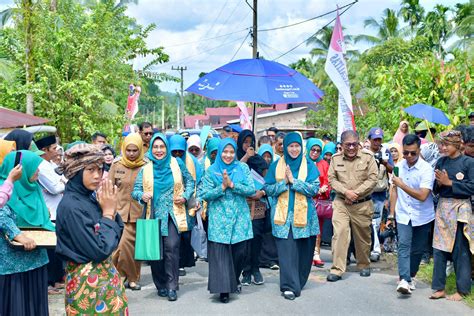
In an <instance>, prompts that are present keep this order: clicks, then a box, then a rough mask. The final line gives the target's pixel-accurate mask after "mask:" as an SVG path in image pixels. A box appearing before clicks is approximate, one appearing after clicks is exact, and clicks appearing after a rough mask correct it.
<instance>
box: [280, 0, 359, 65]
mask: <svg viewBox="0 0 474 316" xmlns="http://www.w3.org/2000/svg"><path fill="white" fill-rule="evenodd" d="M356 2H357V1H355V2H353V3H352V4H351V5H350V6H349V7H347V8H346V9H345V10H344V11H342V12H341V13H340V14H339V16H341V15H343V14H344V13H345V12H346V11H347V10H349V9H350V8H351V7H352V6H353V5H354V4H355V3H356ZM336 18H337V17H336ZM336 18H334V19H332V20H331V21H329V22H328V23H326V24H325V25H324V26H322V27H321V28H320V29H318V30H317V31H316V32H315V33H314V34H312V35H311V36H310V37H308V38H307V39H305V40H304V41H302V42H301V43H299V44H298V45H296V46H295V47H293V48H292V49H290V50H289V51H287V52H285V53H283V54H281V55H280V56H278V57H277V58H275V59H273V60H278V59H280V58H281V57H283V56H285V55H287V54H289V53H291V52H292V51H294V50H295V49H297V48H298V47H300V46H301V45H303V44H304V43H306V42H307V41H308V40H309V39H310V38H311V37H313V36H315V35H316V34H318V32H319V31H321V30H322V29H323V28H325V27H326V26H329V25H330V24H331V23H332V22H334V21H336Z"/></svg>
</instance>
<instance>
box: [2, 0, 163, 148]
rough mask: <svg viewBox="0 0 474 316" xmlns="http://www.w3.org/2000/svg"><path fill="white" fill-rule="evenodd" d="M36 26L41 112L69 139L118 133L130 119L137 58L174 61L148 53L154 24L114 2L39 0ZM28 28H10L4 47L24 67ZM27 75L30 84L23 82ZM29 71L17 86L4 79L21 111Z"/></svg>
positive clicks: (5, 96)
mask: <svg viewBox="0 0 474 316" xmlns="http://www.w3.org/2000/svg"><path fill="white" fill-rule="evenodd" d="M38 3H39V5H38V6H37V10H35V14H34V15H33V19H34V21H33V22H34V23H35V50H34V51H33V54H32V58H33V61H34V64H35V65H36V67H35V76H34V83H33V84H32V86H31V87H30V88H31V90H32V91H34V93H35V98H36V99H35V102H36V104H35V106H36V111H35V112H36V114H38V115H40V116H44V117H47V118H50V119H51V120H52V123H53V124H54V125H55V126H56V127H57V128H58V133H59V135H60V136H61V138H62V140H63V141H65V142H68V141H72V140H76V139H88V138H89V137H90V135H91V134H92V133H93V132H94V131H97V130H101V131H103V132H105V133H107V134H109V135H117V134H118V132H119V131H120V130H121V128H122V126H123V124H124V122H125V119H124V112H125V110H124V109H125V106H126V100H127V88H128V86H129V84H130V83H140V78H139V76H138V74H137V73H136V72H134V71H133V69H132V67H131V61H132V60H133V59H134V58H136V57H137V56H150V57H151V60H152V64H153V63H155V64H156V63H159V62H162V61H167V60H168V56H167V55H166V54H164V53H163V51H162V48H161V47H159V48H155V49H148V48H147V45H146V42H145V39H146V38H147V37H148V35H149V34H150V32H151V31H152V30H153V29H154V25H150V26H147V27H142V26H139V25H136V22H135V20H133V19H131V18H129V17H127V16H126V15H125V10H126V7H124V6H120V7H117V6H116V5H115V2H114V1H111V0H110V1H105V0H104V1H101V2H100V3H98V4H96V5H93V6H89V7H88V6H83V5H80V4H78V3H77V2H76V1H72V0H64V1H60V2H58V3H57V10H55V11H51V10H49V2H48V1H38ZM24 33H25V30H24V28H22V27H21V25H20V24H18V23H15V25H14V27H13V28H12V29H10V30H5V32H4V34H5V36H3V37H2V38H1V41H2V43H1V45H0V47H1V48H3V50H4V51H6V52H9V54H10V55H9V57H11V59H12V60H14V61H15V64H16V65H17V67H18V65H21V64H22V62H21V61H22V60H23V58H24V57H23V58H22V56H24V50H22V48H23V47H24V46H23V45H24V42H23V41H22V38H24ZM22 78H23V79H22ZM24 78H25V73H24V70H23V71H22V72H21V73H20V74H19V79H18V80H16V81H15V82H5V81H0V100H2V104H6V105H10V106H11V107H12V108H18V106H17V104H21V101H22V100H24V98H25V92H26V91H27V90H28V89H29V88H27V87H26V85H25V81H24Z"/></svg>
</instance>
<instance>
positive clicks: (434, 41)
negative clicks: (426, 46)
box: [418, 4, 452, 57]
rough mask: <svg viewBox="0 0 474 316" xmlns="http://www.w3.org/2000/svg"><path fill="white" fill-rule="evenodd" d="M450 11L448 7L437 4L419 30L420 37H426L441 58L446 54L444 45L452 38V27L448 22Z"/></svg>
mask: <svg viewBox="0 0 474 316" xmlns="http://www.w3.org/2000/svg"><path fill="white" fill-rule="evenodd" d="M448 11H449V8H448V7H446V6H443V5H441V4H437V5H436V6H435V7H434V10H433V11H430V12H428V13H427V14H426V17H425V19H424V20H423V23H422V25H421V27H420V28H419V30H418V34H419V35H423V36H426V37H427V38H428V39H429V40H430V43H431V46H432V48H433V50H434V51H436V52H437V54H438V56H439V57H443V56H444V54H445V49H444V47H443V45H444V44H445V43H446V41H447V40H448V38H449V37H450V35H451V30H452V25H451V24H450V22H449V20H448V15H447V13H448Z"/></svg>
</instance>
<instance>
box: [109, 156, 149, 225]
mask: <svg viewBox="0 0 474 316" xmlns="http://www.w3.org/2000/svg"><path fill="white" fill-rule="evenodd" d="M140 169H141V168H135V169H130V168H127V167H125V166H124V165H122V163H120V161H114V162H113V163H112V166H111V167H110V170H109V175H108V177H109V180H111V181H112V183H113V184H114V185H116V186H117V189H118V191H117V193H118V194H117V212H118V213H119V214H120V216H121V217H122V220H123V221H124V222H125V223H135V222H136V221H137V218H140V216H141V215H142V212H143V206H140V204H139V203H138V202H137V201H135V200H134V199H132V194H131V193H132V191H133V186H134V185H135V178H136V177H137V175H138V172H139V171H140Z"/></svg>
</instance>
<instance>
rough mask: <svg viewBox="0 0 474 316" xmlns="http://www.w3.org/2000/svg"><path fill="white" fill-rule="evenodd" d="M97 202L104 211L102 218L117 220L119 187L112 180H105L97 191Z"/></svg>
mask: <svg viewBox="0 0 474 316" xmlns="http://www.w3.org/2000/svg"><path fill="white" fill-rule="evenodd" d="M97 201H98V202H99V205H100V208H101V209H102V216H103V217H107V218H109V219H111V220H114V219H115V214H117V211H116V205H117V186H116V185H113V184H112V181H111V180H108V179H104V180H102V183H101V185H100V187H99V189H98V190H97Z"/></svg>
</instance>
